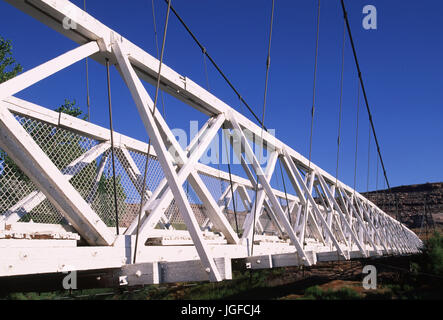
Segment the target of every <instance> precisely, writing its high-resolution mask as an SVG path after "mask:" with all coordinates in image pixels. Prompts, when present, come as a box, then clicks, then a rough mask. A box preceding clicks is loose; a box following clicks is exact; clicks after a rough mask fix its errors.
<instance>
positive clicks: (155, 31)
mask: <svg viewBox="0 0 443 320" xmlns="http://www.w3.org/2000/svg"><path fill="white" fill-rule="evenodd" d="M151 2H152V23H153V25H154V35H155V48H156V50H157V59H159V56H160V52H159V46H158V34H157V22H156V21H157V20H156V19H155V6H154V0H152V1H151ZM160 96H161V101H162V108H163V117H165V116H166V110H165V101H164V97H163V91H161V92H160Z"/></svg>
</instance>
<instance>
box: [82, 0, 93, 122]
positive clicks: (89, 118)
mask: <svg viewBox="0 0 443 320" xmlns="http://www.w3.org/2000/svg"><path fill="white" fill-rule="evenodd" d="M83 11H85V12H86V0H83ZM85 67H86V105H87V107H88V121H89V122H90V121H91V101H90V98H89V67H88V58H87V57H86V58H85Z"/></svg>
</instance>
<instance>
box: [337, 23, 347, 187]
mask: <svg viewBox="0 0 443 320" xmlns="http://www.w3.org/2000/svg"><path fill="white" fill-rule="evenodd" d="M345 40H346V25H345V23H344V22H343V44H342V56H341V75H340V104H339V111H338V137H337V166H336V169H335V185H336V186H337V182H338V165H339V158H340V143H341V141H340V136H341V116H342V107H343V74H344V68H345Z"/></svg>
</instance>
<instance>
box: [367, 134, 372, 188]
mask: <svg viewBox="0 0 443 320" xmlns="http://www.w3.org/2000/svg"><path fill="white" fill-rule="evenodd" d="M370 163H371V127H369V132H368V172H367V177H366V192H369V172H370V169H371V167H370Z"/></svg>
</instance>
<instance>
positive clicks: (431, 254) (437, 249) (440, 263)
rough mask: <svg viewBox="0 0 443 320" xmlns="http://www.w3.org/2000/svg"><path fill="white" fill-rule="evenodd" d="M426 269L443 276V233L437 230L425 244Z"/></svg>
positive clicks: (424, 265)
mask: <svg viewBox="0 0 443 320" xmlns="http://www.w3.org/2000/svg"><path fill="white" fill-rule="evenodd" d="M422 268H423V269H424V271H426V272H429V273H431V274H435V275H438V276H443V235H442V234H441V233H438V232H435V233H434V234H433V235H432V237H430V238H429V239H428V240H427V241H426V242H425V245H424V248H423V263H422Z"/></svg>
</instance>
